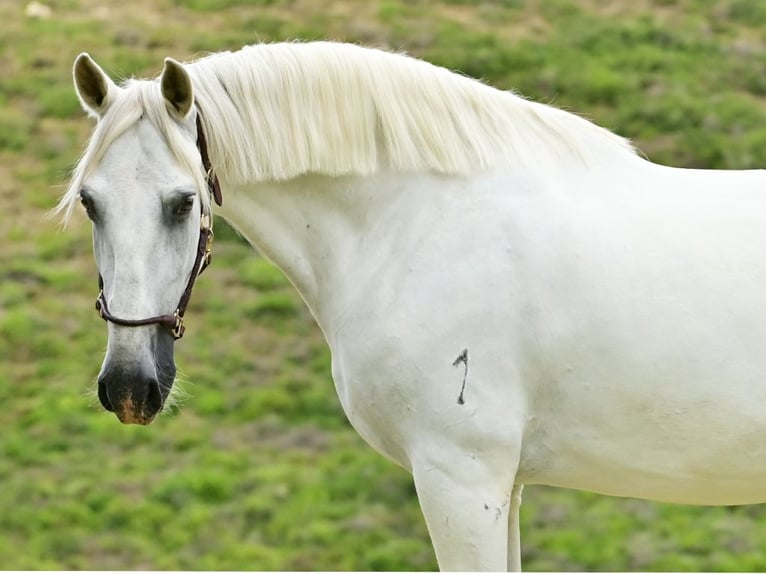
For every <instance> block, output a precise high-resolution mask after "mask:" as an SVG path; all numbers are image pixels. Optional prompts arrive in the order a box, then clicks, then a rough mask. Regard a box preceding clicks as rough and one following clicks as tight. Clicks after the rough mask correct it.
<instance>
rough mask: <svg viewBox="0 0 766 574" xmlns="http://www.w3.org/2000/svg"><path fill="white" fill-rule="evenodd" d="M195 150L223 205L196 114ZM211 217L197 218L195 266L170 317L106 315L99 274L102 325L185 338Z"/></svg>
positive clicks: (208, 248)
mask: <svg viewBox="0 0 766 574" xmlns="http://www.w3.org/2000/svg"><path fill="white" fill-rule="evenodd" d="M197 149H198V150H199V153H200V157H201V158H202V167H203V168H204V170H205V173H206V174H207V188H208V193H210V195H211V197H212V199H213V200H214V201H215V202H216V204H217V205H219V206H220V205H221V204H222V203H223V197H222V195H221V186H220V184H219V182H218V177H217V176H216V174H215V172H214V171H213V167H212V166H211V164H210V157H209V156H208V153H207V140H206V139H205V132H204V130H203V129H202V122H201V120H200V114H199V111H198V112H197ZM212 223H213V222H212V220H211V216H210V215H209V214H207V213H204V212H203V214H202V216H201V217H200V226H199V241H198V242H197V255H196V257H195V259H194V265H193V266H192V270H191V275H189V281H188V282H187V283H186V288H185V289H184V292H183V293H182V294H181V299H179V301H178V305H177V306H176V310H175V312H174V313H173V314H172V315H169V314H167V315H156V316H154V317H148V318H146V319H122V318H120V317H116V316H114V315H112V314H111V313H110V312H109V308H108V307H107V305H106V297H105V296H104V279H103V278H102V277H101V274H99V276H98V289H99V293H98V297H97V298H96V311H98V314H99V315H100V316H101V318H102V319H103V320H104V321H108V322H110V323H114V324H115V325H121V326H123V327H141V326H143V325H159V326H161V327H165V328H166V329H168V330H169V331H170V333H171V335H173V338H174V339H180V338H181V337H183V335H184V331H185V330H186V327H184V313H185V312H186V307H187V305H188V304H189V299H191V293H192V288H193V287H194V282H195V281H196V280H197V277H199V276H200V275H201V274H202V272H203V271H204V270H205V268H206V267H207V266H208V265H210V260H211V258H212V248H213V228H212Z"/></svg>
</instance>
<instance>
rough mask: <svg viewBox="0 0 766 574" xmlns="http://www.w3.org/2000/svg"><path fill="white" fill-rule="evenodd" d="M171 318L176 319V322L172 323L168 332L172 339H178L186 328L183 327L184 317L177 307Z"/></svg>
mask: <svg viewBox="0 0 766 574" xmlns="http://www.w3.org/2000/svg"><path fill="white" fill-rule="evenodd" d="M173 318H174V319H175V320H176V323H175V325H173V328H172V329H171V330H170V333H171V334H172V335H173V338H174V339H180V338H181V337H183V336H184V331H185V330H186V327H184V318H183V317H181V315H180V314H179V313H178V309H176V312H175V313H174V314H173Z"/></svg>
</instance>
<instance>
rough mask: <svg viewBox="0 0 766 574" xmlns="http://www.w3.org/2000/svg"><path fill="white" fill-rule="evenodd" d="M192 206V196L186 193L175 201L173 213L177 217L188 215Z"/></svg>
mask: <svg viewBox="0 0 766 574" xmlns="http://www.w3.org/2000/svg"><path fill="white" fill-rule="evenodd" d="M193 207H194V196H193V195H186V196H184V197H182V198H180V199H179V200H178V202H177V203H176V206H175V209H174V210H173V213H174V214H175V215H176V216H177V217H183V216H185V215H189V213H191V210H192V208H193Z"/></svg>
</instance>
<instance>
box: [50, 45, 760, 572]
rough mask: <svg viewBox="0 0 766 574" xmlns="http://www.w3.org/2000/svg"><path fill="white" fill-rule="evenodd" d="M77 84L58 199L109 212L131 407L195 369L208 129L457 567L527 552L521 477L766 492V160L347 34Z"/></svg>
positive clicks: (116, 406)
mask: <svg viewBox="0 0 766 574" xmlns="http://www.w3.org/2000/svg"><path fill="white" fill-rule="evenodd" d="M74 78H75V84H76V88H77V93H78V94H79V97H80V99H81V101H82V104H83V106H84V107H85V109H86V110H87V111H88V112H89V113H90V114H91V115H93V116H95V117H96V118H97V120H98V123H97V125H96V128H95V131H94V134H93V136H92V138H91V140H90V143H89V146H88V148H87V150H86V151H85V154H84V155H83V157H82V159H81V161H80V163H79V165H78V167H77V169H76V171H75V173H74V176H73V179H72V183H71V187H70V188H69V190H68V191H67V193H66V194H65V196H64V198H63V199H62V202H61V204H60V206H59V209H60V210H61V211H62V212H64V213H65V214H66V213H69V211H70V210H71V209H72V205H73V204H75V203H76V202H77V201H78V200H79V201H81V202H82V203H83V204H84V205H85V207H86V209H87V211H88V214H89V216H90V218H91V219H92V220H93V236H94V251H95V257H96V263H97V266H98V269H99V272H100V275H101V277H102V278H103V294H102V296H101V297H100V298H99V300H100V301H101V302H102V303H103V306H102V307H103V309H102V315H103V316H104V317H105V318H107V319H108V320H109V321H110V322H109V324H108V333H109V343H108V348H107V352H106V357H105V360H104V364H103V367H102V370H101V374H100V376H99V395H100V397H101V401H102V403H103V404H104V406H105V407H106V408H108V409H111V410H114V411H116V413H117V415H118V416H119V417H120V419H121V420H122V421H123V422H139V423H148V422H151V420H152V418H153V417H154V415H155V413H156V412H157V411H158V410H160V409H161V407H162V405H163V402H164V400H165V398H166V396H167V394H168V390H169V388H170V386H171V385H172V382H173V376H174V373H175V367H174V363H173V356H172V351H173V335H174V334H173V333H172V331H173V330H174V329H175V330H176V332H175V336H178V335H179V334H180V333H179V332H178V329H177V328H178V327H179V325H178V323H177V321H176V320H175V318H174V317H173V312H174V310H176V309H178V308H179V307H181V305H180V304H179V303H177V302H178V301H179V299H181V298H182V294H183V293H184V292H185V291H188V290H190V285H191V283H192V282H193V278H194V277H196V274H197V272H198V269H199V267H200V266H201V263H200V260H201V258H202V259H204V256H197V255H196V253H197V251H198V249H197V247H198V245H199V246H200V247H199V249H200V253H201V252H202V251H204V250H203V249H202V244H203V243H204V241H203V239H204V238H203V234H204V230H205V229H206V228H207V227H208V223H207V219H208V216H209V214H210V211H211V203H212V202H211V199H210V196H209V194H208V192H207V190H208V184H210V183H211V181H212V180H213V179H214V178H213V177H212V176H211V177H210V178H207V177H206V169H207V168H206V166H207V164H208V161H207V160H204V159H203V158H204V156H206V155H207V154H206V152H205V149H204V148H205V145H204V138H202V142H201V144H200V145H199V146H196V145H195V142H196V141H197V139H198V133H197V132H198V131H200V132H204V133H205V134H206V136H207V144H208V145H207V148H208V150H209V163H210V164H211V165H212V167H213V169H214V170H215V174H216V175H217V176H218V178H219V179H220V182H221V188H222V189H223V191H224V202H223V206H222V208H221V209H220V211H218V213H220V215H222V216H223V217H224V218H226V219H227V220H228V221H229V222H231V223H232V224H233V225H234V226H235V227H236V228H237V229H238V230H239V231H240V232H241V233H242V234H243V235H244V236H245V237H246V238H247V239H248V240H249V241H250V242H251V243H252V244H253V245H254V246H256V247H257V248H258V249H259V250H260V251H261V252H262V253H263V254H264V255H265V256H267V257H268V258H269V259H270V260H271V261H273V262H274V263H275V264H276V265H277V266H279V268H280V269H282V270H283V271H284V273H285V274H286V275H287V276H288V277H289V279H290V280H291V281H292V283H293V284H294V285H295V287H296V289H297V290H298V291H299V293H300V294H301V296H302V297H303V300H304V301H305V302H306V304H307V305H308V307H309V309H310V310H311V312H312V313H313V316H314V317H315V318H316V321H317V322H318V324H319V326H320V327H321V329H322V331H323V332H324V335H325V337H326V339H327V342H328V344H329V346H330V349H331V351H332V375H333V379H334V380H335V385H336V388H337V392H338V396H339V397H340V401H341V403H342V405H343V408H344V410H345V412H346V414H347V415H348V418H349V420H350V421H351V423H352V424H353V426H354V427H355V428H356V430H357V431H358V432H359V433H360V434H361V436H362V437H364V439H365V440H366V441H367V442H368V443H369V444H370V445H372V446H373V447H374V448H375V449H377V450H378V451H379V452H381V453H382V454H383V455H385V456H387V457H388V458H390V459H391V460H393V461H394V462H396V463H398V464H399V465H401V466H403V467H405V468H406V469H408V470H410V471H411V472H412V474H413V476H414V480H415V485H416V488H417V492H418V496H419V500H420V503H421V506H422V509H423V512H424V514H425V518H426V522H427V525H428V529H429V532H430V535H431V538H432V541H433V545H434V547H435V551H436V556H437V559H438V561H439V565H440V567H441V568H442V569H453V570H463V569H466V570H480V569H488V570H502V569H505V568H506V567H509V568H511V569H516V570H518V569H520V567H521V552H520V542H519V505H520V503H521V490H522V485H524V484H547V485H555V486H561V487H568V488H575V489H586V490H590V491H595V492H599V493H604V494H609V495H616V496H630V497H639V498H647V499H652V500H660V501H669V502H676V503H688V504H708V505H726V504H748V503H760V502H763V501H766V480H764V477H766V439H765V437H766V352H764V344H766V175H765V174H764V173H763V172H760V171H729V172H722V171H702V170H686V169H674V168H668V167H663V166H659V165H655V164H652V163H650V162H649V161H646V160H645V159H642V158H641V157H639V156H638V155H637V154H636V153H635V152H634V150H633V149H632V148H631V146H630V145H629V144H628V143H626V141H625V140H623V139H621V138H619V137H617V136H615V135H613V134H612V133H610V132H608V131H606V130H604V129H602V128H600V127H597V126H595V125H593V124H592V123H590V122H588V121H586V120H584V119H582V118H580V117H578V116H575V115H572V114H569V113H566V112H563V111H560V110H557V109H554V108H551V107H548V106H545V105H541V104H537V103H533V102H530V101H527V100H525V99H522V98H520V97H518V96H516V95H514V94H512V93H508V92H502V91H498V90H495V89H493V88H491V87H488V86H486V85H484V84H482V83H479V82H477V81H474V80H471V79H469V78H465V77H463V76H460V75H457V74H453V73H451V72H449V71H447V70H444V69H442V68H439V67H435V66H432V65H430V64H428V63H425V62H422V61H419V60H416V59H412V58H409V57H406V56H403V55H398V54H390V53H385V52H382V51H378V50H372V49H365V48H361V47H357V46H352V45H344V44H335V43H306V44H301V43H282V44H272V45H256V46H252V47H248V48H245V49H243V50H241V51H239V52H235V53H221V54H216V55H212V56H209V57H206V58H203V59H201V60H199V61H196V62H193V63H189V64H180V63H178V62H176V61H174V60H171V59H167V60H165V67H164V70H163V72H162V74H161V76H160V77H159V78H158V79H157V80H154V81H135V80H134V81H128V82H126V83H125V84H123V85H122V86H119V87H118V86H117V85H116V84H115V83H113V82H112V80H110V79H109V77H108V76H107V75H106V74H105V73H104V72H103V71H102V69H101V68H99V67H98V66H97V65H96V64H95V63H94V61H93V60H92V59H91V58H90V57H89V56H88V55H87V54H82V55H81V56H79V57H78V58H77V60H76V62H75V65H74ZM198 118H199V120H201V123H200V126H201V127H200V128H199V130H198V128H197V127H195V126H196V125H197V124H196V122H197V120H198ZM198 147H199V149H198ZM206 180H209V181H206ZM200 221H202V222H203V223H202V228H203V233H200V231H199V229H200V226H199V222H200ZM198 242H199V243H198ZM187 299H188V297H187ZM107 305H108V311H106V313H104V309H105V308H106V307H107ZM182 311H183V310H182V309H181V314H182ZM147 318H148V319H147ZM255 566H257V565H255Z"/></svg>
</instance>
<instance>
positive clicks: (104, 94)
mask: <svg viewBox="0 0 766 574" xmlns="http://www.w3.org/2000/svg"><path fill="white" fill-rule="evenodd" d="M72 75H73V76H74V87H75V90H76V91H77V97H78V98H80V103H81V104H82V107H83V109H84V110H85V111H86V112H88V113H89V114H91V115H93V116H95V117H97V118H100V117H102V116H103V115H104V113H106V110H107V108H108V107H109V105H110V104H111V103H112V101H113V100H114V97H115V95H116V93H117V91H118V90H119V88H118V87H117V85H116V84H115V83H114V82H113V81H112V79H111V78H110V77H109V76H107V75H106V73H105V72H104V70H102V69H101V68H100V67H99V65H98V64H96V62H94V61H93V59H92V58H91V57H90V56H89V55H88V54H87V53H86V52H83V53H82V54H80V55H79V56H77V59H76V60H75V61H74V69H73V70H72Z"/></svg>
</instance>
